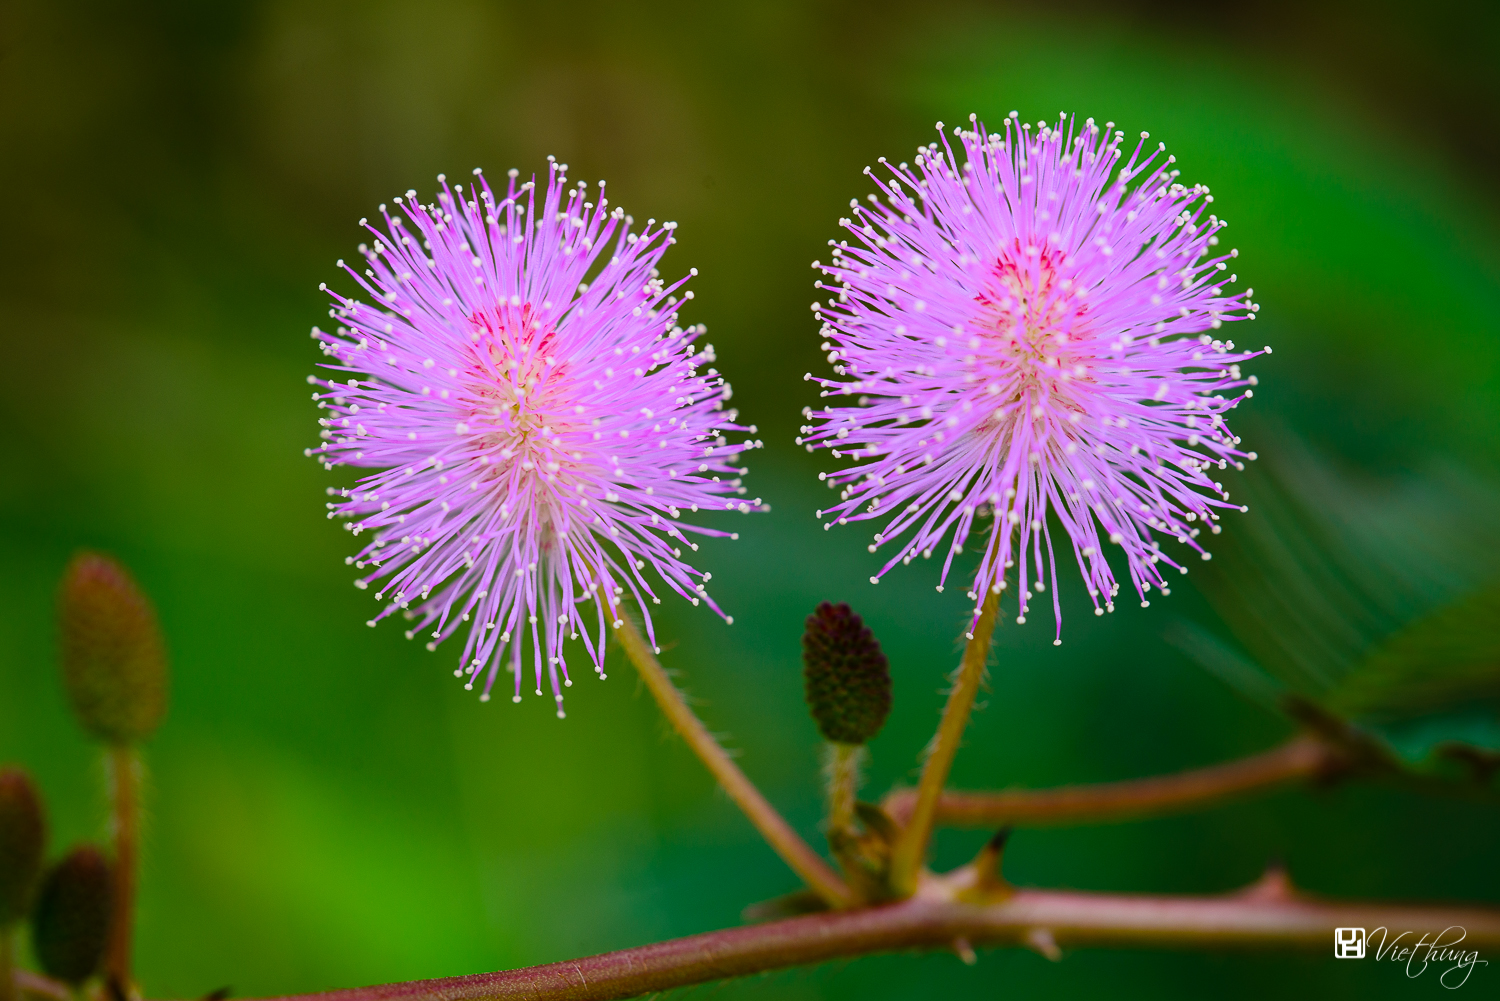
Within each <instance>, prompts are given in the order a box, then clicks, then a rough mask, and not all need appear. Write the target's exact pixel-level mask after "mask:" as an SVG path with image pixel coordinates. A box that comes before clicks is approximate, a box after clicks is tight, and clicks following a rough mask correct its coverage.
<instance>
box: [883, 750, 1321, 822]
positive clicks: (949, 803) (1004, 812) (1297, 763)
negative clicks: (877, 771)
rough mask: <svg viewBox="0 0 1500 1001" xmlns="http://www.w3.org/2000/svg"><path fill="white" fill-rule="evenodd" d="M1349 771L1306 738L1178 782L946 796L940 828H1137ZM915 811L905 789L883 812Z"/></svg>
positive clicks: (1157, 778) (1156, 779) (899, 817)
mask: <svg viewBox="0 0 1500 1001" xmlns="http://www.w3.org/2000/svg"><path fill="white" fill-rule="evenodd" d="M1349 763H1350V762H1349V759H1348V756H1347V755H1346V754H1345V753H1344V752H1342V751H1340V750H1339V749H1338V748H1336V747H1334V746H1333V745H1331V744H1329V743H1328V742H1327V741H1324V740H1322V739H1320V738H1318V737H1316V736H1313V735H1311V734H1303V735H1299V736H1297V737H1294V738H1292V739H1291V740H1289V741H1287V742H1286V743H1285V744H1282V745H1281V746H1280V747H1275V748H1272V749H1271V750H1269V751H1263V752H1261V753H1260V754H1252V755H1250V756H1249V757H1246V758H1240V759H1237V760H1235V761H1226V762H1224V763H1223V764H1218V765H1210V766H1208V767H1206V768H1194V769H1190V770H1188V771H1183V772H1177V773H1175V774H1172V775H1154V776H1151V777H1149V778H1143V779H1129V780H1126V781H1123V782H1101V783H1097V784H1093V785H1074V786H1060V787H1058V788H1055V789H1006V790H1003V791H1000V792H961V791H956V790H948V791H945V792H944V793H943V794H942V796H941V797H940V798H939V799H938V803H937V810H936V815H935V822H936V823H939V824H946V825H949V826H952V827H996V826H999V825H1001V824H1014V825H1017V826H1023V827H1043V826H1048V825H1053V824H1059V825H1060V824H1076V823H1095V822H1101V821H1118V820H1131V819H1135V818H1140V817H1150V816H1156V815H1159V814H1166V813H1174V812H1177V811H1181V810H1192V809H1201V808H1206V807H1209V806H1212V805H1215V804H1217V803H1219V802H1222V801H1224V800H1227V799H1232V798H1234V797H1236V796H1243V795H1246V794H1249V793H1253V792H1261V791H1264V790H1268V789H1272V788H1274V787H1276V786H1280V785H1284V784H1286V783H1289V782H1298V781H1308V780H1313V779H1319V778H1325V777H1330V776H1333V775H1336V774H1338V773H1339V772H1340V771H1342V770H1343V769H1345V768H1347V767H1348V766H1349ZM916 804H917V793H916V792H915V791H913V790H910V789H902V790H898V791H897V792H893V793H891V794H890V795H889V796H887V797H886V799H885V803H884V806H885V810H886V812H887V813H889V814H890V815H891V817H892V818H893V819H894V820H896V822H897V823H905V822H907V818H908V817H909V816H910V815H911V814H912V812H913V811H914V810H915V808H916Z"/></svg>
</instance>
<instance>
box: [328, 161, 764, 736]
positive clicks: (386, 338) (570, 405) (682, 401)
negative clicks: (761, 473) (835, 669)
mask: <svg viewBox="0 0 1500 1001" xmlns="http://www.w3.org/2000/svg"><path fill="white" fill-rule="evenodd" d="M549 159H550V158H549ZM474 173H475V179H474V183H473V184H471V185H470V186H469V188H468V190H467V191H465V190H464V185H462V184H455V185H452V186H451V187H450V186H449V184H448V183H447V181H446V179H445V178H443V177H442V176H439V178H438V180H439V181H440V182H442V189H441V190H440V191H439V193H438V195H437V200H436V201H435V202H434V203H432V204H428V205H423V204H421V203H420V202H418V200H417V198H416V192H415V191H408V192H407V193H406V196H405V198H397V199H395V203H396V207H395V210H394V213H393V212H391V211H387V208H386V206H384V205H382V206H381V207H380V212H381V216H382V217H383V219H384V226H383V227H381V226H371V225H369V223H368V222H367V221H364V220H362V221H361V224H362V225H364V226H365V227H366V228H367V229H368V230H369V231H370V233H371V235H372V238H373V243H372V244H371V245H369V246H365V245H363V244H362V245H361V246H360V253H361V255H362V256H363V257H364V258H365V269H364V271H363V273H360V272H359V271H356V270H355V269H354V268H352V267H349V266H347V265H345V264H344V262H342V261H340V262H339V265H340V266H341V267H344V268H345V270H346V271H348V273H349V274H350V275H351V276H352V277H353V278H354V280H355V281H356V282H358V283H359V285H360V286H361V287H362V288H363V289H364V290H365V292H367V293H368V294H369V297H370V302H363V301H360V300H357V299H348V298H345V297H343V296H341V295H339V294H337V293H333V292H330V294H331V295H332V296H333V298H334V300H335V301H336V304H337V305H336V308H334V309H333V310H331V311H330V313H329V315H330V316H332V317H334V318H335V320H336V322H337V323H338V324H339V326H338V328H337V332H336V333H328V332H326V331H321V330H318V329H317V328H316V327H315V328H313V337H314V338H316V339H317V340H318V341H319V343H320V345H321V347H322V350H323V353H324V354H325V355H326V356H328V357H329V358H330V359H331V360H330V361H329V362H326V363H325V365H324V367H325V368H327V369H332V370H335V371H336V372H339V373H341V374H340V376H339V377H337V378H329V379H322V378H316V377H312V376H309V377H308V381H309V382H311V383H313V384H314V385H317V386H319V387H320V388H321V391H320V392H317V393H315V394H314V396H313V398H314V399H316V400H317V401H318V406H319V407H320V408H321V409H323V410H325V411H326V415H325V416H324V417H323V418H322V419H321V420H320V421H319V423H320V424H321V425H322V426H323V429H324V430H323V431H322V437H323V439H324V444H322V445H320V446H319V447H317V448H315V449H309V450H308V452H309V454H310V455H316V456H317V457H318V458H319V460H320V461H321V462H323V463H325V464H326V465H327V467H328V468H329V469H332V468H333V467H334V466H338V465H350V466H359V467H367V468H373V469H376V470H378V472H374V473H371V474H369V475H367V476H365V477H364V478H362V479H361V480H359V484H358V486H356V487H354V488H352V489H341V490H333V489H330V490H329V493H330V494H333V495H335V496H336V497H337V498H339V499H338V500H336V501H334V502H333V503H330V504H329V505H328V508H329V515H328V516H329V517H330V518H332V517H335V516H338V517H342V518H347V519H349V520H348V522H347V523H346V524H345V526H344V527H345V528H347V529H349V530H350V531H352V532H353V533H354V534H355V535H356V536H359V535H366V536H368V537H369V542H368V544H367V545H365V547H364V548H363V549H362V550H361V551H360V553H359V555H358V556H355V557H350V558H349V559H348V560H347V561H346V562H350V563H353V564H354V565H355V566H357V567H359V568H361V569H363V570H367V573H366V575H365V576H364V577H362V578H360V579H359V580H356V581H355V585H356V586H357V587H360V588H367V587H369V586H371V585H374V586H375V587H376V588H377V591H378V593H377V594H376V598H377V599H380V600H383V601H385V602H386V604H385V607H384V609H383V610H382V611H381V612H380V613H379V614H378V615H377V616H376V617H375V618H374V619H371V620H370V623H369V624H370V625H371V626H373V625H375V624H376V622H377V621H379V620H380V619H383V618H385V617H386V616H388V615H391V614H393V613H395V612H396V611H398V610H399V611H401V612H403V613H404V614H405V617H406V618H407V619H409V620H414V622H415V624H414V625H413V626H412V628H411V630H410V631H408V632H407V634H406V635H407V638H408V639H410V638H412V637H413V636H415V635H418V634H420V633H428V634H429V635H430V637H431V642H429V643H428V644H427V648H428V649H429V650H432V649H436V647H437V644H438V643H440V642H442V641H443V640H445V639H447V638H449V637H450V636H452V635H453V634H454V633H455V632H458V631H460V630H462V629H464V627H465V625H467V627H468V629H467V636H466V638H465V640H464V647H463V655H462V659H461V661H460V666H459V669H458V670H457V671H455V672H454V673H455V674H456V675H458V676H460V677H464V676H467V679H468V682H467V684H466V685H465V686H464V687H466V688H469V689H472V688H473V687H474V686H475V684H476V683H478V684H481V685H482V689H481V691H482V694H481V696H480V698H481V699H485V700H487V699H488V698H489V695H490V689H491V688H492V687H493V686H494V683H495V679H496V677H497V675H498V673H499V670H500V667H501V665H502V664H503V665H504V666H505V668H506V670H508V671H509V672H511V673H512V674H513V675H514V678H513V679H512V681H513V683H514V690H515V691H514V696H513V698H514V701H517V702H519V701H521V675H522V661H523V646H524V645H526V643H525V641H526V639H527V638H529V640H530V643H529V647H530V658H529V659H530V660H531V666H532V668H533V673H534V675H535V683H536V692H537V694H538V695H540V694H542V674H543V671H544V669H545V671H546V674H547V676H548V679H549V681H550V685H551V689H552V694H553V696H554V699H555V701H556V702H557V714H558V716H562V715H564V713H563V709H562V699H563V696H562V688H563V687H565V686H568V685H571V684H572V680H571V678H570V677H569V675H568V665H567V659H566V657H565V655H564V641H565V640H568V639H578V638H581V639H582V640H583V645H584V648H585V650H586V651H587V654H588V657H589V659H590V660H591V661H592V662H593V666H594V669H595V671H596V672H597V673H598V674H599V675H600V676H601V677H603V676H604V668H603V660H604V650H605V638H606V636H607V635H608V634H607V632H606V625H615V626H617V625H618V624H619V622H620V618H619V617H620V614H621V612H620V610H619V608H618V604H619V602H620V600H621V598H622V597H623V596H624V594H625V592H626V591H629V592H630V594H631V595H633V596H634V597H635V599H636V600H637V602H638V603H639V604H640V605H641V608H642V610H643V611H644V610H645V609H646V608H647V607H648V602H647V600H646V599H648V598H649V599H650V602H653V603H659V602H660V598H659V597H658V596H657V593H656V590H655V589H654V588H653V586H652V584H651V583H650V582H649V581H648V579H647V576H646V574H645V573H644V571H646V570H647V569H648V568H649V569H650V570H651V571H654V573H655V575H656V577H658V578H659V579H660V581H661V582H662V583H663V584H664V585H665V587H666V588H667V589H668V590H671V591H675V592H676V593H678V594H680V595H682V596H683V597H685V598H687V599H688V600H689V601H691V602H692V603H693V604H694V605H697V604H698V603H699V602H700V601H701V602H703V603H705V604H707V605H708V606H709V607H710V608H712V609H714V611H716V612H719V613H720V614H721V615H722V614H723V613H722V612H720V610H719V607H718V605H717V604H715V603H714V601H713V599H711V598H710V597H709V596H708V593H707V590H706V588H705V582H706V581H708V580H709V577H710V575H709V574H707V573H704V572H701V571H699V570H695V569H694V568H693V567H692V566H691V565H689V564H688V563H687V562H685V561H684V552H683V551H684V550H685V549H686V550H693V551H695V550H697V549H698V545H697V544H696V543H694V542H690V541H688V537H687V534H685V533H696V534H698V535H701V536H724V535H729V536H730V537H731V538H737V537H738V536H737V535H731V534H730V533H727V532H724V531H720V530H717V529H711V528H704V527H699V526H695V525H688V524H683V523H681V522H679V521H678V519H679V517H680V516H681V515H682V514H683V513H684V512H685V511H691V512H697V511H700V510H702V511H739V512H749V511H751V510H757V509H761V507H762V505H761V502H760V500H759V499H755V500H746V499H745V498H744V494H745V488H744V487H743V486H742V485H741V479H740V477H741V474H742V473H743V472H744V470H743V469H742V468H739V467H737V465H736V462H737V458H736V457H737V456H739V455H740V453H741V452H743V451H745V450H746V449H749V448H752V447H758V446H759V442H754V441H739V442H735V443H731V442H730V441H729V440H728V439H727V438H726V435H728V434H732V433H735V432H750V433H754V431H755V428H754V427H748V428H746V427H742V426H740V425H739V424H736V423H735V420H736V416H737V415H736V413H735V411H734V410H726V409H725V402H726V401H727V400H728V399H729V398H730V387H729V384H728V383H727V382H726V381H725V380H724V378H723V377H722V376H720V375H719V373H718V372H717V371H716V370H715V369H713V368H705V366H708V365H712V364H713V362H714V361H715V357H714V351H713V345H711V344H709V345H707V346H703V347H702V350H699V348H700V345H699V344H698V343H697V342H698V339H699V337H700V336H701V335H702V334H703V333H704V328H703V327H702V326H693V327H687V328H684V327H682V326H680V325H679V324H678V322H677V321H678V315H677V314H678V308H679V307H680V305H681V300H680V299H679V297H678V295H679V289H681V287H682V285H683V283H684V282H685V281H686V280H687V279H686V278H682V279H679V280H678V281H676V282H671V283H668V282H666V281H664V280H663V279H662V278H661V277H660V272H659V271H658V270H657V265H658V263H659V262H660V261H661V258H662V255H663V253H664V252H665V251H666V249H667V246H668V245H669V244H672V243H675V242H676V240H675V239H674V233H675V224H674V223H663V224H661V225H659V226H658V225H656V220H654V219H652V220H648V221H647V224H646V227H645V228H644V229H643V230H641V231H640V232H638V233H637V232H634V231H632V228H631V227H632V222H633V220H632V219H631V217H630V216H627V215H625V214H624V212H623V211H622V210H620V209H609V208H607V205H608V201H607V199H606V198H605V197H604V182H603V181H600V182H599V190H598V193H597V196H596V199H597V200H596V201H595V200H590V197H589V192H588V189H587V186H586V185H585V184H584V183H583V182H579V183H578V185H577V187H572V186H570V185H569V184H568V182H567V176H566V175H567V166H566V165H565V164H558V163H556V162H552V163H551V165H550V176H549V178H548V182H547V186H546V192H545V194H544V195H543V196H542V197H541V198H538V197H537V191H536V184H535V182H534V181H528V182H526V183H521V184H518V183H517V181H516V177H517V171H515V170H512V171H511V172H510V182H509V184H508V186H507V187H506V189H505V190H504V192H503V193H502V194H501V195H500V196H499V197H497V195H496V193H495V192H494V191H492V190H491V188H490V186H489V183H488V182H487V181H485V180H484V178H483V176H482V175H480V172H479V171H475V172H474ZM691 273H693V274H696V273H697V272H696V270H695V271H693V272H691ZM325 288H326V286H325ZM681 297H682V299H691V298H692V297H693V293H692V292H683V293H681ZM345 374H347V375H348V376H349V377H348V378H345V377H344V375H345ZM688 558H691V557H688ZM590 603H592V605H593V607H592V610H590V609H589V604H590ZM590 621H592V623H593V624H594V627H595V628H594V629H593V633H592V635H591V633H590V628H589V625H588V623H589V622H590ZM728 621H730V622H732V621H733V619H732V618H731V619H728ZM646 629H647V633H648V635H650V636H652V642H653V643H654V642H655V638H654V634H653V633H652V626H651V620H650V615H649V613H648V614H647V615H646Z"/></svg>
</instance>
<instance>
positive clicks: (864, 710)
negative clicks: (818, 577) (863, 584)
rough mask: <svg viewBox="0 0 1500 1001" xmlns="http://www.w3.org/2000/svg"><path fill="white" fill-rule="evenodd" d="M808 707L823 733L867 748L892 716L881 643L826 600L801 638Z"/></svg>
mask: <svg viewBox="0 0 1500 1001" xmlns="http://www.w3.org/2000/svg"><path fill="white" fill-rule="evenodd" d="M802 662H803V664H805V665H806V670H805V671H804V672H803V678H804V679H805V681H806V683H807V704H808V705H809V706H811V707H812V714H813V719H815V720H817V723H818V730H819V731H821V732H822V734H823V736H824V737H826V738H828V739H829V740H832V741H835V742H837V743H840V744H863V743H864V742H865V741H867V740H869V739H870V738H872V737H874V736H875V735H876V734H877V733H879V732H880V728H881V727H882V726H884V725H885V718H886V717H887V716H888V715H890V712H891V671H890V665H889V664H888V663H887V661H886V659H885V654H883V653H881V652H880V643H879V641H877V640H876V639H875V636H874V634H873V633H871V632H870V630H869V629H867V628H866V627H865V624H864V622H863V620H861V619H860V617H859V616H858V615H855V614H854V612H853V611H852V610H850V608H849V606H848V605H845V604H843V603H840V604H837V605H831V604H829V603H828V602H826V601H825V602H823V603H822V604H821V605H819V606H818V608H817V611H815V612H813V614H811V615H809V616H808V617H807V631H806V632H804V633H803V634H802Z"/></svg>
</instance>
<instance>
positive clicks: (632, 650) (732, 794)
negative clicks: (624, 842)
mask: <svg viewBox="0 0 1500 1001" xmlns="http://www.w3.org/2000/svg"><path fill="white" fill-rule="evenodd" d="M615 614H616V615H617V618H616V623H617V627H616V632H617V633H618V634H619V637H620V646H621V647H623V648H624V650H625V656H626V657H628V658H630V662H631V663H632V664H634V665H635V669H636V670H637V671H639V672H640V675H641V680H642V681H644V682H645V683H646V687H647V688H648V689H650V691H651V694H652V696H653V697H655V699H656V704H657V705H659V706H660V707H661V711H662V713H663V714H664V715H665V716H666V717H667V721H668V722H670V723H671V724H672V729H674V730H676V731H677V733H678V734H679V735H680V736H681V737H682V739H683V740H684V741H686V742H687V745H688V747H690V748H692V749H693V753H695V754H697V755H698V757H699V759H700V760H701V761H702V762H703V763H704V765H706V766H707V767H708V770H709V772H710V773H711V774H712V775H713V777H714V778H715V779H717V780H718V782H719V784H720V785H721V786H723V787H724V791H725V792H727V793H728V794H729V798H730V799H732V800H734V802H735V803H736V804H737V805H738V806H739V808H740V809H741V810H743V811H744V813H745V816H746V817H748V818H750V822H751V823H752V824H754V825H755V828H756V830H758V831H760V833H761V836H762V837H764V838H765V839H766V841H767V842H768V843H769V844H770V845H771V847H772V848H774V849H775V850H776V852H777V853H778V854H779V855H780V856H781V857H782V859H784V860H785V861H786V863H787V865H789V866H791V867H792V870H793V871H794V872H796V873H797V875H798V876H801V877H802V879H803V881H804V882H806V883H807V885H808V886H809V887H810V888H811V889H812V890H813V891H814V892H815V893H817V894H818V896H820V897H822V898H823V899H824V900H825V901H827V902H828V904H829V906H831V907H847V906H848V905H849V904H850V903H852V902H853V899H852V897H851V895H850V893H849V888H848V887H847V886H845V885H844V881H843V880H842V879H840V878H839V876H838V874H837V873H836V872H834V871H833V868H832V867H831V866H829V864H828V863H827V862H824V861H823V858H822V856H820V855H819V854H818V853H817V852H815V851H813V850H812V847H811V846H810V845H809V844H808V843H807V842H806V841H804V840H803V839H802V836H801V835H799V834H798V833H797V832H796V831H794V830H793V829H792V826H791V825H790V824H788V823H787V822H786V820H785V818H783V817H782V816H781V814H780V813H778V812H777V811H776V808H775V807H774V806H772V805H771V803H770V801H769V800H767V799H766V797H765V796H764V795H762V794H761V791H760V790H759V789H757V788H756V787H755V784H754V783H753V782H751V781H750V780H749V779H748V778H746V777H745V773H744V772H742V771H740V768H739V766H738V765H736V764H735V763H734V759H733V758H731V757H730V756H729V755H728V754H727V753H725V751H724V748H722V747H720V746H719V742H718V741H717V740H715V739H714V738H713V735H712V734H711V733H709V732H708V728H707V727H705V726H704V725H703V721H702V720H700V719H699V718H698V717H697V715H695V714H694V713H693V710H692V709H690V708H688V704H687V702H686V700H684V699H683V697H682V693H681V692H679V691H678V690H677V686H676V685H674V684H672V679H671V678H669V677H667V672H666V671H665V670H663V669H662V666H661V662H660V661H658V660H657V659H656V653H655V651H654V650H652V648H651V645H650V644H649V643H647V642H646V638H645V637H644V636H642V635H641V631H640V630H639V629H637V628H636V625H635V623H634V622H632V621H631V620H630V617H629V616H627V615H624V614H623V610H616V613H615Z"/></svg>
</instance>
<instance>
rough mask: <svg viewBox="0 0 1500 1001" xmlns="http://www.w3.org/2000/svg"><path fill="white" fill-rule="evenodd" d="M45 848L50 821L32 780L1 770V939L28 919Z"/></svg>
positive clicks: (21, 773)
mask: <svg viewBox="0 0 1500 1001" xmlns="http://www.w3.org/2000/svg"><path fill="white" fill-rule="evenodd" d="M46 848H47V821H46V817H45V815H44V813H43V810H42V800H41V797H40V796H39V795H37V790H36V786H35V785H33V784H32V781H31V777H30V776H29V775H27V774H26V773H25V772H23V771H22V770H21V769H19V768H9V767H7V768H0V935H4V934H6V933H7V932H6V929H7V928H8V927H9V926H10V925H12V924H14V923H15V922H17V921H19V920H20V919H21V918H22V917H24V916H25V914H26V908H27V907H28V906H29V905H30V903H31V893H32V890H33V889H35V887H36V880H37V876H38V875H40V874H41V871H42V853H43V852H45V851H46Z"/></svg>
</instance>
